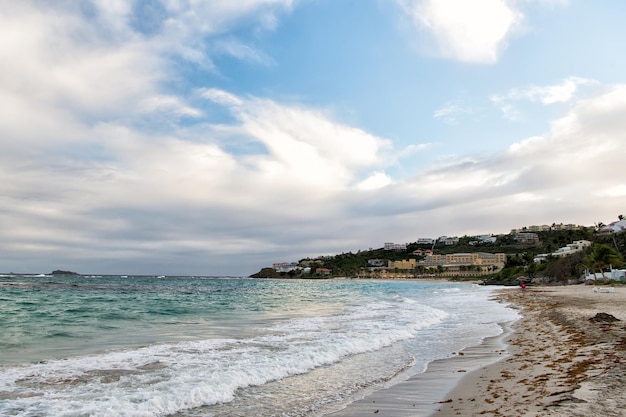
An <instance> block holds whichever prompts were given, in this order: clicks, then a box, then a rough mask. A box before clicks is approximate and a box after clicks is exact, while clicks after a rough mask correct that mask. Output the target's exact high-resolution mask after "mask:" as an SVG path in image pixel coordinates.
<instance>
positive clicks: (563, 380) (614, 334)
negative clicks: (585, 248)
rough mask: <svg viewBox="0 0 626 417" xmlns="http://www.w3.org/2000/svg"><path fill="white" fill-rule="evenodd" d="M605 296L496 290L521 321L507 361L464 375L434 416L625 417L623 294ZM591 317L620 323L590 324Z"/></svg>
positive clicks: (584, 289)
mask: <svg viewBox="0 0 626 417" xmlns="http://www.w3.org/2000/svg"><path fill="white" fill-rule="evenodd" d="M597 288H606V287H597ZM612 291H613V292H596V291H594V287H593V286H585V285H577V286H564V287H532V288H528V289H527V290H526V291H525V292H524V293H522V291H520V290H514V291H502V292H501V293H500V297H501V299H503V300H505V301H507V302H512V303H514V304H515V305H517V306H519V307H520V308H521V309H522V310H521V313H522V316H523V318H522V319H521V320H519V321H518V322H516V323H515V324H514V326H513V327H514V332H513V333H512V335H511V337H510V338H509V340H508V344H509V347H508V350H509V352H510V356H509V357H507V358H505V359H503V360H502V361H499V362H497V363H495V364H493V365H491V366H487V367H482V368H480V369H478V370H476V371H474V372H472V373H471V374H469V375H467V376H466V377H464V378H463V379H462V380H461V381H460V383H459V384H458V385H457V386H456V388H455V389H453V390H452V391H451V392H450V393H449V394H447V395H446V398H445V399H444V400H442V402H441V403H440V404H439V405H438V407H437V408H438V410H439V411H438V412H436V413H435V414H434V416H435V417H449V416H479V415H480V416H563V417H565V416H568V417H570V416H586V417H596V416H597V417H601V416H602V417H605V416H624V415H626V411H625V409H626V385H625V384H626V327H625V325H626V323H624V321H626V288H622V287H620V288H615V289H613V290H612ZM597 313H608V314H610V315H612V316H613V317H615V318H617V319H619V320H620V321H615V322H610V321H602V320H601V321H593V320H590V319H592V318H594V317H595V316H596V314H597Z"/></svg>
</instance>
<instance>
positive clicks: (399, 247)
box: [384, 242, 406, 251]
mask: <svg viewBox="0 0 626 417" xmlns="http://www.w3.org/2000/svg"><path fill="white" fill-rule="evenodd" d="M384 248H385V250H395V251H403V250H406V243H391V242H387V243H385V246H384Z"/></svg>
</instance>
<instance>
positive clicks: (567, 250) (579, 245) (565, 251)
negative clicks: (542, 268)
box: [533, 240, 591, 263]
mask: <svg viewBox="0 0 626 417" xmlns="http://www.w3.org/2000/svg"><path fill="white" fill-rule="evenodd" d="M590 246H591V242H590V241H588V240H575V241H574V242H573V243H570V244H568V245H566V246H563V247H562V248H558V249H557V250H556V251H554V252H552V253H541V254H539V255H537V256H535V258H534V259H533V262H535V263H540V262H543V261H546V260H547V259H548V256H550V255H552V256H556V257H560V256H568V255H571V254H572V253H576V252H580V251H582V250H584V249H585V248H588V247H590Z"/></svg>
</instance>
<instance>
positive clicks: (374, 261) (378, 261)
mask: <svg viewBox="0 0 626 417" xmlns="http://www.w3.org/2000/svg"><path fill="white" fill-rule="evenodd" d="M386 263H387V261H385V260H384V259H368V260H367V265H368V266H373V267H380V266H385V264H386Z"/></svg>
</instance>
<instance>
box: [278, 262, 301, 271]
mask: <svg viewBox="0 0 626 417" xmlns="http://www.w3.org/2000/svg"><path fill="white" fill-rule="evenodd" d="M272 268H274V269H275V270H276V272H291V271H294V270H296V269H298V263H297V262H276V263H274V264H272Z"/></svg>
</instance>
